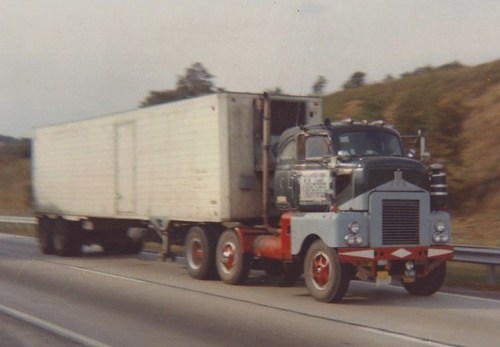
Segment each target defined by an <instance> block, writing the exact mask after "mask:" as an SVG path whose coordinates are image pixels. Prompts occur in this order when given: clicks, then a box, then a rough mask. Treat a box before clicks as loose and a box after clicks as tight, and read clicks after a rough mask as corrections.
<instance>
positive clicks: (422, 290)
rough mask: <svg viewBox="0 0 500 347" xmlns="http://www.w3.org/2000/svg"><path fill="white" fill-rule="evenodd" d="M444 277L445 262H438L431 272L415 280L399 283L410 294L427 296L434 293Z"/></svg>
mask: <svg viewBox="0 0 500 347" xmlns="http://www.w3.org/2000/svg"><path fill="white" fill-rule="evenodd" d="M445 277H446V263H444V262H443V263H441V264H439V265H438V266H437V267H436V268H435V269H434V270H433V271H432V272H431V273H429V274H427V276H426V277H418V278H416V279H415V282H412V283H405V282H403V281H401V284H402V285H403V287H404V288H405V289H406V291H407V292H408V293H409V294H411V295H416V296H429V295H432V294H434V293H436V292H437V291H438V290H439V289H440V288H441V286H442V285H443V283H444V279H445Z"/></svg>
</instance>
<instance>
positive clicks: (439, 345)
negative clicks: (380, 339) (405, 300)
mask: <svg viewBox="0 0 500 347" xmlns="http://www.w3.org/2000/svg"><path fill="white" fill-rule="evenodd" d="M358 329H360V330H363V331H368V332H371V333H374V334H379V335H384V336H389V337H393V338H398V339H401V340H405V341H410V342H417V343H421V344H423V345H426V346H433V347H450V346H455V345H448V344H444V343H440V342H435V341H427V340H424V339H419V338H416V337H411V336H407V335H404V334H398V333H394V332H390V331H385V330H379V329H376V328H368V327H358Z"/></svg>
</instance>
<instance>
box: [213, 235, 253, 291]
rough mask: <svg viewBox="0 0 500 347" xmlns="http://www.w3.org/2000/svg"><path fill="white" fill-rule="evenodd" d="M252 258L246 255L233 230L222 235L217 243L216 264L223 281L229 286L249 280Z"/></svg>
mask: <svg viewBox="0 0 500 347" xmlns="http://www.w3.org/2000/svg"><path fill="white" fill-rule="evenodd" d="M251 260H252V256H251V255H250V254H244V253H243V252H242V247H241V244H240V239H239V237H238V235H237V234H236V232H234V231H233V230H226V231H224V232H223V233H222V235H221V236H220V238H219V242H217V251H216V260H215V261H216V264H217V272H218V273H219V276H220V278H221V280H222V281H223V282H224V283H227V284H241V283H243V282H245V280H246V279H247V278H248V274H249V272H250V263H251Z"/></svg>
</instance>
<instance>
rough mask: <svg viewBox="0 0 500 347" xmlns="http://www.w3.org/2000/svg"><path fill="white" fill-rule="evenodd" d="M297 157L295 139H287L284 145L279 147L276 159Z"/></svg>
mask: <svg viewBox="0 0 500 347" xmlns="http://www.w3.org/2000/svg"><path fill="white" fill-rule="evenodd" d="M296 157H297V146H296V144H295V140H291V141H289V142H288V143H287V144H285V146H283V147H282V148H281V151H280V153H279V156H278V160H279V161H282V160H292V159H295V158H296Z"/></svg>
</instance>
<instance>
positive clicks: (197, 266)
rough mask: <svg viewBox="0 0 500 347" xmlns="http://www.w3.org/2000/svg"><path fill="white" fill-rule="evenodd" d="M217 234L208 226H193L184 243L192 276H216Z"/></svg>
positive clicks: (200, 278)
mask: <svg viewBox="0 0 500 347" xmlns="http://www.w3.org/2000/svg"><path fill="white" fill-rule="evenodd" d="M215 244H216V242H215V235H214V233H213V232H212V231H211V230H209V229H208V228H206V227H200V226H194V227H191V228H190V229H189V231H188V234H187V236H186V241H185V243H184V249H185V250H184V252H185V255H186V261H187V268H188V272H189V274H190V275H191V277H193V278H196V279H199V280H206V279H211V278H214V277H215V274H216V270H215Z"/></svg>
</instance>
